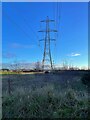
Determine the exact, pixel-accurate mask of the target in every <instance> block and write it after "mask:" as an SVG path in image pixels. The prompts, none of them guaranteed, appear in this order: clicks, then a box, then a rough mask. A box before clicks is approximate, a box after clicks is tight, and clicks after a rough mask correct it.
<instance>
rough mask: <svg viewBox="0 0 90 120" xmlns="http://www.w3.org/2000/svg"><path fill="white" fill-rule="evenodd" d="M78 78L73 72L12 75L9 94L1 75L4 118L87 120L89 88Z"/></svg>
mask: <svg viewBox="0 0 90 120" xmlns="http://www.w3.org/2000/svg"><path fill="white" fill-rule="evenodd" d="M65 74H66V73H65ZM41 78H42V79H41ZM80 78H81V76H76V74H75V76H71V77H70V75H66V76H65V75H64V76H63V75H56V74H54V75H53V74H47V75H46V74H44V75H40V74H39V75H38V74H37V75H23V76H22V75H18V76H16V75H14V76H13V77H12V76H10V79H11V81H12V82H11V85H12V86H11V88H12V94H10V95H9V94H8V91H7V89H5V88H6V86H7V84H6V79H5V78H3V99H2V100H3V118H78V119H79V118H81V119H82V118H84V119H87V118H88V117H89V116H88V107H89V104H90V103H89V101H88V91H87V87H85V86H84V85H83V84H82V81H81V79H80ZM4 79H5V80H4ZM69 79H70V80H69ZM58 80H59V81H58ZM16 83H17V84H16ZM78 84H79V85H78ZM77 86H78V87H77Z"/></svg>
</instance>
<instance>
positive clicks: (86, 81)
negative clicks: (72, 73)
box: [81, 73, 90, 86]
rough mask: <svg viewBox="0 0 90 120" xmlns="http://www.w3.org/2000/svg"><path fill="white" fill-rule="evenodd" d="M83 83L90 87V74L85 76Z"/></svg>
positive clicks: (82, 79)
mask: <svg viewBox="0 0 90 120" xmlns="http://www.w3.org/2000/svg"><path fill="white" fill-rule="evenodd" d="M81 81H82V83H83V84H84V85H86V86H89V85H90V73H87V74H84V76H83V77H82V78H81Z"/></svg>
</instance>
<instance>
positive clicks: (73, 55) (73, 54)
mask: <svg viewBox="0 0 90 120" xmlns="http://www.w3.org/2000/svg"><path fill="white" fill-rule="evenodd" d="M80 55H81V54H80V53H71V54H69V55H67V56H71V57H77V56H80Z"/></svg>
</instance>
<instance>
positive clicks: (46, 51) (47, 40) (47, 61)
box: [39, 16, 57, 70]
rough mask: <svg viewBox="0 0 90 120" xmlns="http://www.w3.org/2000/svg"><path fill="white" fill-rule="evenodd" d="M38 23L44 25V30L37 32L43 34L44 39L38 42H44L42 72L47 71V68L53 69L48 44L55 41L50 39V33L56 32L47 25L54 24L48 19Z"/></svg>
mask: <svg viewBox="0 0 90 120" xmlns="http://www.w3.org/2000/svg"><path fill="white" fill-rule="evenodd" d="M40 22H45V23H46V29H45V30H40V31H39V32H45V38H44V39H41V40H40V41H43V40H44V53H43V60H42V69H43V70H44V69H47V67H49V69H53V63H52V56H51V49H50V43H51V41H55V39H51V36H50V32H57V30H53V29H50V25H49V23H50V22H55V21H54V20H50V19H49V17H48V16H47V18H46V20H42V21H40ZM45 67H46V68H45Z"/></svg>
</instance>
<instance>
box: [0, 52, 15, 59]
mask: <svg viewBox="0 0 90 120" xmlns="http://www.w3.org/2000/svg"><path fill="white" fill-rule="evenodd" d="M15 57H16V55H15V54H13V53H9V52H6V53H4V52H3V53H2V58H7V59H10V58H15Z"/></svg>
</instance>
